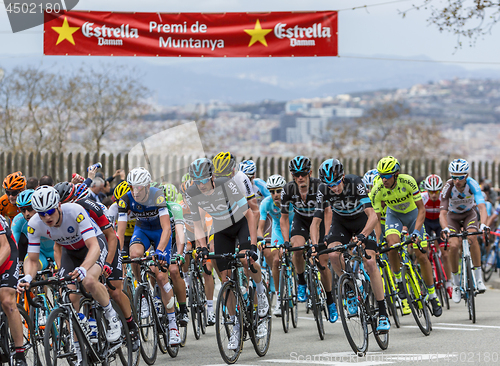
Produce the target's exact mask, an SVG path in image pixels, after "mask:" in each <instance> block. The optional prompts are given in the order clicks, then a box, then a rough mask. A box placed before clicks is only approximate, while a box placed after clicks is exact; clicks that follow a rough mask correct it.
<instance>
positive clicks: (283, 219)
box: [280, 212, 290, 241]
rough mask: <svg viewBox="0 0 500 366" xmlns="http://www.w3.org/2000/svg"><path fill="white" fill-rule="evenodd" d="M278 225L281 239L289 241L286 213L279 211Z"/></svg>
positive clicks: (288, 225)
mask: <svg viewBox="0 0 500 366" xmlns="http://www.w3.org/2000/svg"><path fill="white" fill-rule="evenodd" d="M280 227H281V234H282V235H283V240H284V241H290V220H289V217H288V214H287V213H286V214H285V213H283V212H282V213H281V218H280Z"/></svg>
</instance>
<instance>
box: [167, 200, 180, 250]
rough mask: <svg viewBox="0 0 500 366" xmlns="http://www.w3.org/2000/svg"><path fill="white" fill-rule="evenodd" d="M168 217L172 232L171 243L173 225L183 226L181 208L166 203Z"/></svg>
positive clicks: (173, 234)
mask: <svg viewBox="0 0 500 366" xmlns="http://www.w3.org/2000/svg"><path fill="white" fill-rule="evenodd" d="M167 210H168V215H169V216H170V228H171V231H172V241H174V240H175V225H178V224H180V225H184V217H183V215H182V207H181V205H179V204H178V203H175V202H167Z"/></svg>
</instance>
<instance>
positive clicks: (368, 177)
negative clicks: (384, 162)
mask: <svg viewBox="0 0 500 366" xmlns="http://www.w3.org/2000/svg"><path fill="white" fill-rule="evenodd" d="M377 176H378V170H377V169H372V170H368V171H367V172H366V173H365V175H364V176H363V179H362V181H363V183H364V184H365V186H367V187H370V188H371V187H373V182H374V181H375V177H377Z"/></svg>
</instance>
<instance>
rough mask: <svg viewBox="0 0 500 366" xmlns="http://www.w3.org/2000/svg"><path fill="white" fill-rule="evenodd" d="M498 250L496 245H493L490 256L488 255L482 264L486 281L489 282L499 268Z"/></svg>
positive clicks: (489, 252)
mask: <svg viewBox="0 0 500 366" xmlns="http://www.w3.org/2000/svg"><path fill="white" fill-rule="evenodd" d="M497 250H498V247H497V246H496V245H492V246H491V248H490V250H489V251H488V254H487V255H486V261H485V262H484V263H483V264H482V269H483V272H484V281H488V280H489V279H490V278H491V275H492V274H493V272H495V269H496V267H497Z"/></svg>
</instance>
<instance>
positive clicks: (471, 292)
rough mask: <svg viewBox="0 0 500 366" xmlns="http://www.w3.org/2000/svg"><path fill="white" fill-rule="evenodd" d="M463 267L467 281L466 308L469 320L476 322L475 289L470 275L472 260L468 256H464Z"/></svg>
mask: <svg viewBox="0 0 500 366" xmlns="http://www.w3.org/2000/svg"><path fill="white" fill-rule="evenodd" d="M465 268H466V274H467V283H466V284H465V285H466V288H467V290H466V294H467V295H466V296H467V310H468V311H469V320H472V323H475V322H476V302H475V297H476V290H475V288H474V278H473V277H472V261H471V259H470V257H466V258H465Z"/></svg>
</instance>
